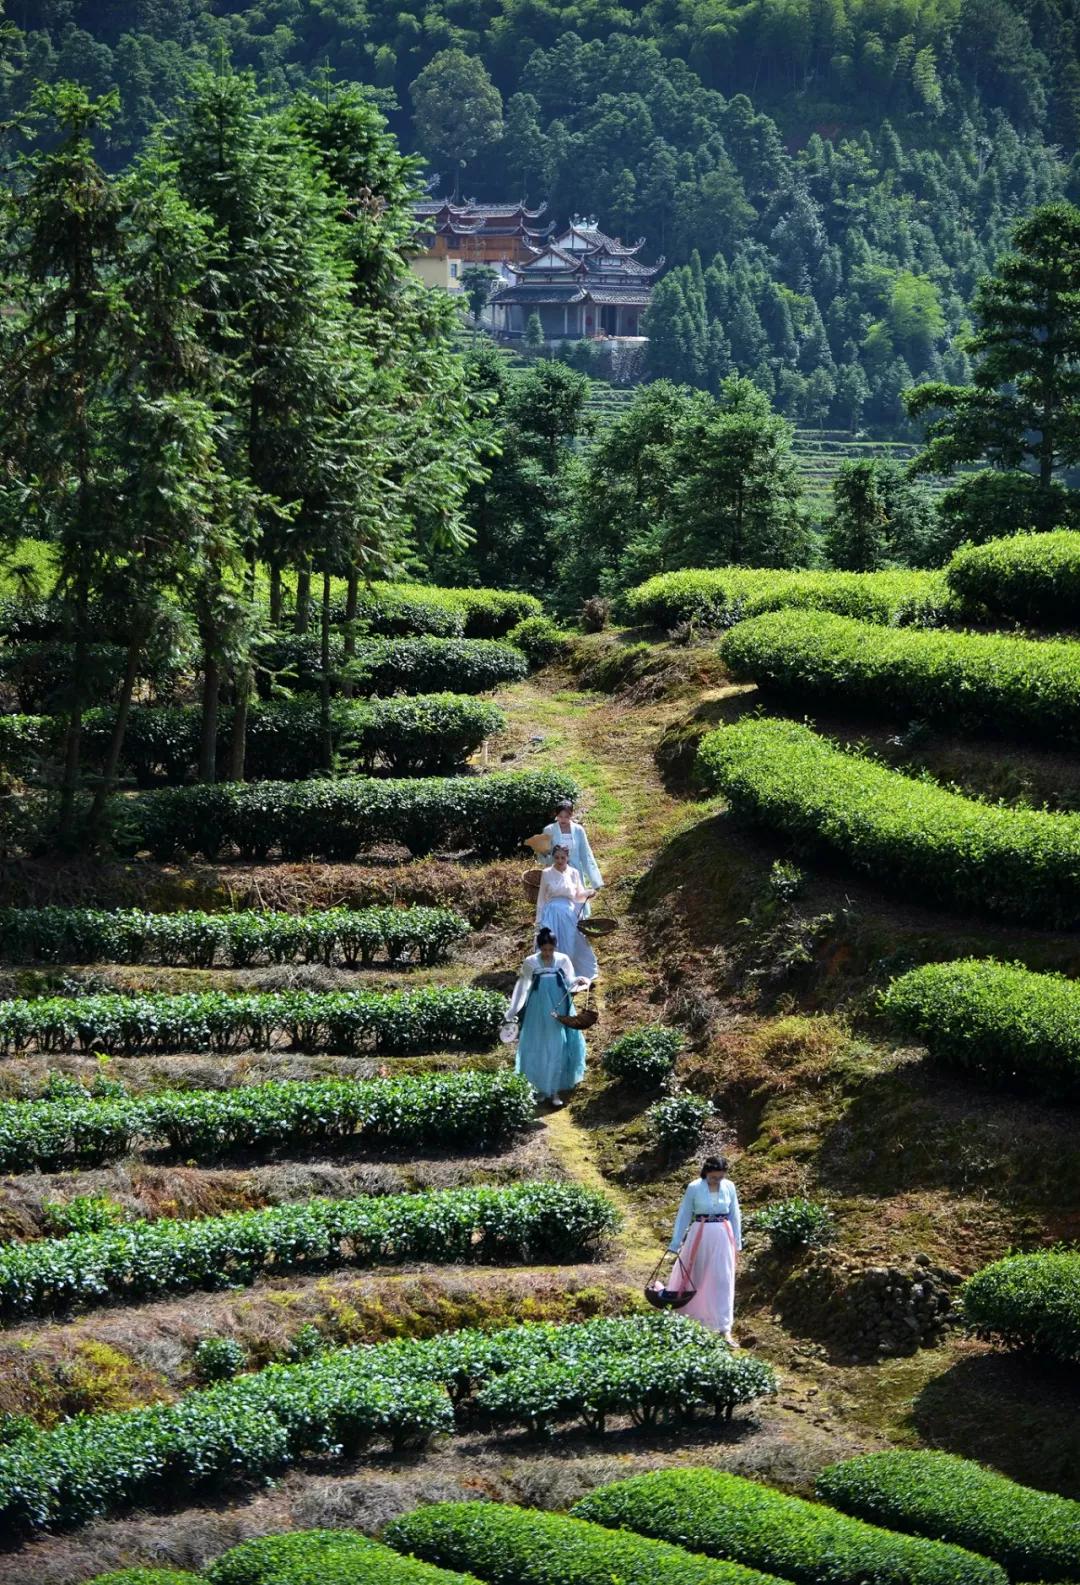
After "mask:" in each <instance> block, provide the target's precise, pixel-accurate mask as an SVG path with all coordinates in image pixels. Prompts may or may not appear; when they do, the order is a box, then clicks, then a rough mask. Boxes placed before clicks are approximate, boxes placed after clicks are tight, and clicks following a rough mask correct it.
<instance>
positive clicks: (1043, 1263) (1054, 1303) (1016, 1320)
mask: <svg viewBox="0 0 1080 1585" xmlns="http://www.w3.org/2000/svg"><path fill="white" fill-rule="evenodd" d="M960 1296H961V1300H962V1303H963V1311H964V1319H965V1320H966V1321H967V1322H968V1324H969V1325H970V1326H971V1328H972V1330H973V1331H975V1332H976V1333H978V1335H979V1336H980V1337H986V1338H990V1339H991V1340H992V1341H994V1342H998V1343H1004V1344H1006V1346H1007V1347H1009V1348H1025V1349H1030V1350H1032V1351H1033V1352H1037V1353H1039V1354H1045V1355H1047V1356H1048V1357H1049V1358H1051V1359H1060V1360H1068V1361H1075V1360H1080V1250H1077V1249H1040V1250H1036V1251H1035V1252H1034V1253H1033V1254H1030V1255H1007V1256H1006V1257H1005V1259H1004V1260H995V1261H994V1262H993V1264H992V1265H989V1266H984V1267H983V1269H982V1270H981V1271H977V1272H976V1273H975V1275H974V1276H973V1277H969V1278H968V1280H967V1282H965V1284H964V1286H963V1288H962V1289H961V1295H960Z"/></svg>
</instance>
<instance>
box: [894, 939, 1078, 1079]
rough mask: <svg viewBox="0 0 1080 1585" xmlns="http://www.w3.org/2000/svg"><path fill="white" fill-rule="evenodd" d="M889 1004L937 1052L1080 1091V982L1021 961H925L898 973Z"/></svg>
mask: <svg viewBox="0 0 1080 1585" xmlns="http://www.w3.org/2000/svg"><path fill="white" fill-rule="evenodd" d="M881 1005H882V1010H883V1011H884V1012H885V1013H886V1014H887V1015H888V1016H889V1017H890V1018H891V1019H893V1020H894V1022H895V1023H896V1024H897V1025H898V1026H899V1028H900V1029H902V1030H903V1031H904V1032H905V1033H906V1034H908V1035H911V1036H913V1037H914V1038H916V1039H918V1040H921V1041H922V1042H923V1043H924V1044H925V1045H926V1046H927V1048H928V1049H929V1051H930V1053H931V1055H932V1056H934V1057H937V1058H940V1059H941V1060H943V1061H946V1062H949V1063H951V1064H953V1065H954V1066H956V1067H959V1068H964V1069H967V1070H968V1071H970V1072H972V1073H977V1074H978V1075H979V1076H980V1077H983V1078H989V1079H993V1080H996V1081H998V1082H1001V1081H1004V1082H1007V1083H1017V1084H1019V1085H1021V1086H1025V1087H1028V1088H1034V1089H1037V1090H1039V1091H1041V1092H1043V1093H1045V1094H1047V1095H1049V1096H1052V1097H1056V1096H1068V1095H1076V1094H1077V1093H1080V985H1078V984H1077V982H1076V981H1075V980H1069V979H1066V978H1065V976H1064V975H1061V974H1035V973H1033V972H1032V970H1030V969H1026V968H1024V967H1023V965H1021V964H1018V963H997V962H995V961H994V960H993V959H992V958H963V959H958V960H954V961H952V962H948V963H925V964H922V965H921V966H920V967H919V968H916V969H911V970H910V971H909V972H908V973H907V974H902V975H900V976H899V978H898V979H895V980H893V981H892V983H891V984H890V985H889V986H888V988H887V990H886V991H885V992H884V994H883V996H882V999H881Z"/></svg>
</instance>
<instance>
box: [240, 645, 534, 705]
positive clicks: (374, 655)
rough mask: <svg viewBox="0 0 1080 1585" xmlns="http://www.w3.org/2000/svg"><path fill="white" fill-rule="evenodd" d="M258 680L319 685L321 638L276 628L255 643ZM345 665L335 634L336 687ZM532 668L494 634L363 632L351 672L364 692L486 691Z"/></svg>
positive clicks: (358, 689) (516, 679)
mask: <svg viewBox="0 0 1080 1585" xmlns="http://www.w3.org/2000/svg"><path fill="white" fill-rule="evenodd" d="M256 661H257V664H258V667H259V676H258V679H257V680H258V683H259V687H260V690H261V691H262V692H264V693H265V692H266V691H267V690H268V688H269V686H270V682H271V679H272V678H273V677H278V678H279V680H281V681H283V682H285V683H287V684H290V685H291V686H293V687H296V688H300V689H314V688H318V687H319V684H320V679H321V675H322V650H321V644H320V640H319V639H318V638H315V637H311V636H309V635H306V634H305V635H299V634H291V633H287V634H277V635H274V636H272V637H270V638H266V639H263V640H262V641H261V642H260V644H259V645H258V647H257V649H256ZM344 665H345V648H344V643H343V641H342V640H341V638H340V637H337V636H335V638H334V641H333V643H332V644H331V646H330V669H331V681H332V683H333V685H334V686H335V687H336V686H337V685H338V684H339V683H340V681H341V676H342V668H343V667H344ZM527 671H528V664H527V662H526V660H525V656H524V655H523V654H522V653H521V651H520V650H519V649H515V647H514V646H513V644H508V643H504V642H502V641H501V640H499V639H491V638H361V639H357V641H356V646H355V653H354V655H353V658H352V660H351V661H350V662H349V677H350V679H351V680H352V683H353V687H354V689H355V691H356V692H357V693H360V694H373V693H378V694H395V693H406V694H426V693H442V692H444V691H446V690H453V692H454V693H459V694H462V693H487V692H488V691H489V690H490V689H492V688H499V687H501V686H502V685H503V684H504V683H508V682H520V681H521V679H522V678H523V677H524V676H525V675H526V673H527Z"/></svg>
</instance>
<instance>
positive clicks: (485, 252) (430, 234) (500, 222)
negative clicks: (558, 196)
mask: <svg viewBox="0 0 1080 1585" xmlns="http://www.w3.org/2000/svg"><path fill="white" fill-rule="evenodd" d="M546 208H547V205H546V204H541V205H540V207H539V208H538V209H526V207H525V205H524V204H478V203H476V202H474V201H473V200H472V199H467V200H462V201H461V202H460V203H454V202H452V201H451V200H450V199H449V198H432V199H429V200H427V201H425V202H424V203H419V204H414V205H413V216H414V218H415V220H416V240H417V248H418V250H419V251H418V253H417V256H416V257H415V258H414V259H413V261H412V268H413V270H414V272H415V273H416V274H417V275H419V277H420V279H421V280H422V281H424V282H425V284H426V285H428V286H441V287H442V288H443V289H444V291H450V292H453V291H460V289H461V288H460V286H459V281H460V278H461V273H462V271H463V270H464V269H465V268H466V267H467V266H468V265H470V264H488V265H490V266H491V267H492V268H493V269H497V270H498V271H499V273H500V274H501V275H502V276H503V278H504V280H508V279H510V276H509V269H510V266H512V265H514V264H519V263H521V262H522V261H523V260H525V259H532V258H535V257H536V254H537V252H538V251H539V250H540V249H541V248H543V246H544V244H545V243H546V241H547V239H548V238H549V237H550V236H551V233H552V232H553V231H554V230H555V222H554V220H552V221H550V222H549V223H548V224H547V225H546V226H545V225H543V224H541V216H542V215H543V213H544V210H545V209H546Z"/></svg>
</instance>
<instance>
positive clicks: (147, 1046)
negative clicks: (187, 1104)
mask: <svg viewBox="0 0 1080 1585" xmlns="http://www.w3.org/2000/svg"><path fill="white" fill-rule="evenodd" d="M505 1007H506V999H505V997H503V996H500V995H499V994H498V993H497V992H495V991H474V990H465V989H461V990H458V989H442V988H437V987H434V986H432V987H428V988H426V989H424V990H419V991H391V992H389V993H388V994H385V995H383V994H380V993H379V992H377V991H328V992H322V991H266V992H255V993H252V994H249V995H230V994H229V993H227V992H225V991H205V992H198V991H191V992H183V993H181V994H179V995H176V996H170V995H168V994H166V993H162V992H154V991H146V992H143V993H142V994H141V995H133V996H117V995H113V994H110V993H106V994H104V995H100V996H78V997H69V996H43V997H40V998H39V999H38V1000H37V1001H8V1002H3V1001H0V1054H2V1055H5V1056H6V1055H8V1054H9V1053H10V1052H13V1051H25V1050H28V1049H29V1048H30V1047H35V1048H36V1049H37V1050H38V1051H48V1052H54V1051H72V1050H78V1051H86V1052H91V1051H108V1052H111V1053H112V1054H113V1055H114V1056H120V1057H130V1056H135V1055H136V1054H138V1053H141V1052H145V1051H242V1050H245V1049H247V1048H249V1047H254V1048H255V1049H257V1050H266V1049H268V1048H269V1047H270V1046H272V1045H273V1044H274V1042H275V1040H280V1038H281V1037H282V1036H284V1037H285V1039H286V1040H287V1041H288V1043H289V1045H290V1046H291V1047H292V1048H293V1049H294V1050H297V1051H336V1052H340V1053H343V1054H345V1055H349V1054H352V1053H355V1052H356V1051H359V1050H364V1049H368V1048H373V1049H374V1050H376V1051H386V1052H392V1053H396V1054H398V1055H401V1054H403V1053H408V1052H417V1051H436V1050H438V1049H439V1048H440V1047H442V1046H456V1047H473V1048H475V1047H479V1046H486V1045H490V1044H491V1042H492V1041H493V1040H494V1039H495V1035H496V1033H497V1032H498V1029H499V1025H500V1024H501V1023H502V1019H503V1013H504V1010H505Z"/></svg>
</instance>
